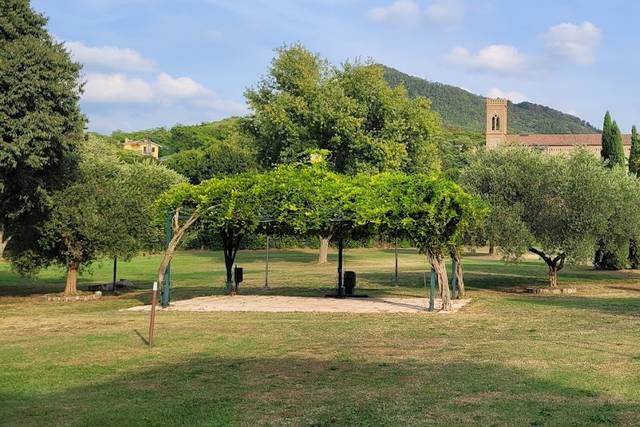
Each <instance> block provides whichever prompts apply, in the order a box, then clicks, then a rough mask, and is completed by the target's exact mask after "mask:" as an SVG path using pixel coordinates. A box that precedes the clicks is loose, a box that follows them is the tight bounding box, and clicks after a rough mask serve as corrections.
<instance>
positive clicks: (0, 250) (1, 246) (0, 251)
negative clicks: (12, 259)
mask: <svg viewBox="0 0 640 427" xmlns="http://www.w3.org/2000/svg"><path fill="white" fill-rule="evenodd" d="M9 240H11V236H9V237H7V238H6V239H5V237H4V230H2V229H0V259H2V257H3V255H4V250H5V249H6V248H7V244H8V243H9Z"/></svg>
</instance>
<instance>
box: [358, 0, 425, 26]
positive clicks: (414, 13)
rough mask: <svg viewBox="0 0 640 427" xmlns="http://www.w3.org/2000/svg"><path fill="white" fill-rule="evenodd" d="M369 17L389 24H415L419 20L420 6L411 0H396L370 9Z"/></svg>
mask: <svg viewBox="0 0 640 427" xmlns="http://www.w3.org/2000/svg"><path fill="white" fill-rule="evenodd" d="M369 18H371V19H372V20H373V21H377V22H386V23H391V24H416V23H418V21H419V20H420V6H419V5H418V3H416V2H415V1H413V0H396V1H394V2H393V3H391V4H390V5H388V6H382V7H375V8H373V9H371V10H370V11H369Z"/></svg>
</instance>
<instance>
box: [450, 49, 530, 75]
mask: <svg viewBox="0 0 640 427" xmlns="http://www.w3.org/2000/svg"><path fill="white" fill-rule="evenodd" d="M445 60H446V61H447V62H449V63H451V64H455V65H461V66H464V67H467V68H472V69H477V70H488V71H497V72H503V73H515V72H522V71H525V70H526V69H527V68H528V67H529V65H530V64H529V60H528V58H527V57H526V56H524V55H523V54H521V53H520V52H519V51H518V49H516V48H515V47H513V46H508V45H491V46H487V47H485V48H483V49H480V50H479V51H478V52H477V53H475V54H472V53H471V52H469V51H468V50H467V49H465V48H464V47H456V48H454V49H453V50H451V52H449V53H448V54H447V55H446V56H445Z"/></svg>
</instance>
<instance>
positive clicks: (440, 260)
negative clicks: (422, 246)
mask: <svg viewBox="0 0 640 427" xmlns="http://www.w3.org/2000/svg"><path fill="white" fill-rule="evenodd" d="M427 258H428V259H429V264H431V267H433V269H434V270H435V271H436V278H437V282H438V295H439V296H440V299H441V300H442V309H441V310H442V311H451V310H452V309H453V305H452V303H451V292H450V291H449V279H448V278H447V269H446V267H445V265H444V256H443V255H442V253H441V252H433V251H427Z"/></svg>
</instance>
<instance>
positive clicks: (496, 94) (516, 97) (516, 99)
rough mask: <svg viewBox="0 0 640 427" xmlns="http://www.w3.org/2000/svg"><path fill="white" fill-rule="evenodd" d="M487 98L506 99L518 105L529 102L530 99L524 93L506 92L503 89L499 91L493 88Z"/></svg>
mask: <svg viewBox="0 0 640 427" xmlns="http://www.w3.org/2000/svg"><path fill="white" fill-rule="evenodd" d="M487 97H489V98H505V99H508V100H509V101H511V102H513V103H516V104H518V103H520V102H524V101H528V100H529V98H527V96H526V95H525V94H524V93H522V92H518V91H512V92H505V91H503V90H501V89H498V88H497V87H494V88H491V89H490V90H489V92H487Z"/></svg>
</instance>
